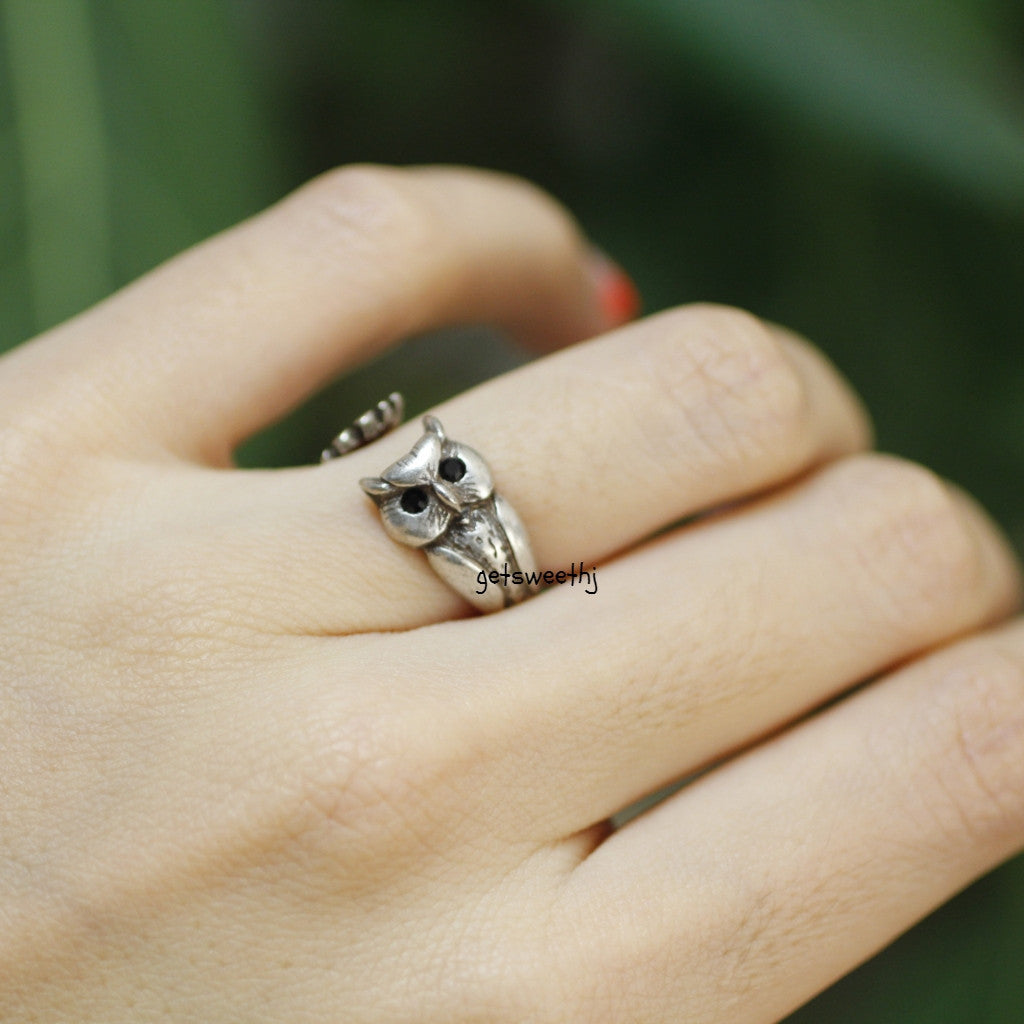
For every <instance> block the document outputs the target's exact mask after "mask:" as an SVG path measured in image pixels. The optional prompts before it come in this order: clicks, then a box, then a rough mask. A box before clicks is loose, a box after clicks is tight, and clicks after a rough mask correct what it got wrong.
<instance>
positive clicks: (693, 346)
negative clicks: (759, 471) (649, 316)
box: [649, 305, 809, 466]
mask: <svg viewBox="0 0 1024 1024" xmlns="http://www.w3.org/2000/svg"><path fill="white" fill-rule="evenodd" d="M665 316H666V327H667V329H666V330H665V331H663V332H661V333H660V335H659V341H658V343H657V345H658V348H659V349H660V351H655V352H654V353H653V355H654V359H653V360H652V361H651V362H650V363H649V368H650V372H651V377H652V381H653V387H654V393H655V395H657V396H660V400H661V404H662V406H663V408H665V409H666V411H667V414H668V415H670V416H671V417H673V419H675V420H677V419H678V417H679V414H680V411H681V412H682V413H683V415H684V416H685V418H686V421H687V424H688V426H689V431H688V436H687V438H686V443H687V444H688V445H689V451H688V452H687V453H686V454H687V455H688V456H689V458H688V460H687V461H688V462H690V464H691V465H692V460H693V455H694V451H693V444H694V442H696V445H697V449H696V450H697V454H698V457H700V456H703V457H704V458H705V459H706V460H707V461H709V462H710V463H712V464H713V465H715V466H721V464H722V463H723V462H727V463H739V464H742V465H746V464H750V463H754V462H761V461H764V460H767V461H769V462H771V463H773V464H778V463H780V462H789V461H791V460H792V458H793V453H794V450H796V451H802V450H804V449H806V448H807V446H808V440H809V438H808V435H809V430H808V427H809V402H808V395H807V392H806V384H805V381H804V379H803V377H802V375H801V374H800V372H799V370H798V368H797V367H796V365H795V363H794V362H793V361H792V360H791V359H790V358H789V356H788V354H787V353H786V351H785V349H784V347H783V345H782V343H781V342H780V341H779V339H778V338H777V337H775V335H774V334H773V333H772V331H771V330H770V329H769V328H768V327H767V326H766V325H765V324H764V323H762V322H761V321H760V320H758V319H757V318H756V317H754V316H752V315H751V314H749V313H745V312H743V311H742V310H738V309H731V308H728V307H724V306H710V305H693V306H685V307H682V308H680V309H677V310H673V311H672V312H670V313H668V314H665ZM664 434H665V436H667V437H672V436H677V437H678V436H679V430H678V425H676V427H675V429H674V430H669V431H665V432H664Z"/></svg>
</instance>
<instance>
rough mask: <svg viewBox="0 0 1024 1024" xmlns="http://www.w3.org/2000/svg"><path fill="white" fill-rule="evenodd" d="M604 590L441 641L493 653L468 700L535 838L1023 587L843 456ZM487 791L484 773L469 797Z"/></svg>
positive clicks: (554, 599) (981, 551)
mask: <svg viewBox="0 0 1024 1024" xmlns="http://www.w3.org/2000/svg"><path fill="white" fill-rule="evenodd" d="M596 579H599V583H598V585H597V587H596V589H597V592H596V593H595V594H588V593H587V591H586V590H585V589H583V588H582V587H580V588H576V589H570V588H569V587H567V586H563V587H555V588H553V589H554V592H552V593H549V594H544V595H542V596H541V597H540V598H537V599H535V600H534V601H532V602H528V603H526V604H524V605H523V606H521V607H519V608H515V609H513V610H512V611H511V612H502V613H501V614H500V615H498V616H492V617H490V618H487V619H484V620H482V621H479V622H477V621H474V622H461V623H450V624H448V625H447V626H446V627H445V628H443V629H438V630H435V631H434V632H433V633H432V634H431V635H432V636H434V637H436V643H437V644H438V652H437V654H438V657H440V656H441V652H442V651H443V650H447V651H456V652H457V651H462V650H466V651H467V652H468V651H470V650H472V651H473V652H481V653H480V659H479V666H480V667H479V672H480V674H481V676H482V680H481V685H480V686H479V687H478V688H475V689H473V691H472V693H473V695H472V696H471V697H469V698H465V697H462V698H460V700H461V702H462V704H463V705H464V706H466V710H467V714H468V716H469V718H470V720H471V721H472V722H473V723H474V731H475V733H476V734H477V735H478V737H480V739H479V742H480V743H481V744H482V746H483V747H484V748H485V749H487V750H488V751H489V758H488V769H487V770H488V771H489V772H490V773H492V775H493V776H494V778H495V779H496V780H497V782H496V785H498V786H499V787H508V786H509V785H510V783H511V781H512V780H515V790H514V791H515V792H517V793H519V794H521V799H519V800H510V799H508V798H507V797H503V798H502V799H501V800H500V801H495V805H496V806H498V807H500V808H501V812H500V814H499V815H495V817H501V818H502V819H503V820H504V821H505V822H506V825H507V828H508V829H509V830H510V832H512V833H516V832H518V833H522V831H523V829H524V828H528V829H530V830H536V831H533V832H532V834H534V835H535V836H536V837H537V838H538V840H539V841H544V840H550V839H552V838H554V837H555V836H557V835H568V834H571V833H574V832H576V831H579V830H581V829H585V828H586V827H587V826H588V825H590V824H592V823H594V822H596V821H600V820H601V819H603V818H606V817H608V816H610V815H612V814H614V813H615V812H617V811H619V810H621V809H622V808H623V807H625V806H627V805H628V804H630V803H632V802H634V801H635V800H637V799H639V798H640V797H642V796H643V795H644V794H646V793H650V792H652V791H654V790H656V789H658V788H660V787H662V786H664V785H666V784H668V783H670V782H671V781H672V780H673V779H678V778H681V777H684V776H685V775H687V774H690V773H692V772H694V771H697V770H698V769H700V768H702V767H704V766H706V765H707V764H708V763H710V762H713V761H715V760H717V759H720V758H721V757H723V756H724V755H726V754H728V753H729V752H731V751H734V750H736V749H738V748H740V747H743V746H745V745H748V744H750V743H751V742H753V741H755V740H757V739H758V738H760V737H763V736H765V735H766V734H768V733H770V732H771V731H773V730H775V729H777V728H779V727H780V726H781V725H782V724H784V723H785V722H787V721H790V720H792V719H794V718H795V717H797V716H799V715H802V714H805V713H806V712H807V711H808V710H809V709H811V708H813V707H815V706H817V705H819V704H821V703H822V702H824V701H826V700H828V699H830V698H832V697H834V696H835V695H836V694H838V693H840V692H841V691H843V690H844V689H846V688H848V687H850V686H852V685H854V684H855V683H857V682H859V681H861V680H863V679H865V678H868V677H870V676H872V675H874V674H876V673H878V672H879V671H881V670H882V669H884V668H885V667H886V666H889V665H892V664H893V663H895V662H898V661H901V660H904V659H906V658H907V657H909V656H910V655H912V654H914V653H915V652H918V651H921V650H923V649H926V648H928V647H930V646H933V645H936V644H939V643H943V642H946V641H948V640H949V639H951V638H952V637H955V636H956V635H958V634H960V633H962V632H964V631H965V630H969V629H972V628H976V627H978V626H979V625H980V624H982V623H987V622H991V621H993V620H995V619H998V618H999V617H1001V616H1005V615H1007V614H1009V613H1010V611H1011V610H1012V609H1013V608H1014V607H1015V606H1016V603H1017V601H1018V595H1019V589H1018V588H1019V582H1018V576H1017V571H1016V568H1015V565H1014V561H1013V558H1012V555H1011V554H1010V552H1009V551H1008V549H1007V547H1006V545H1005V543H1004V541H1003V540H1002V538H1001V537H1000V535H999V534H998V532H997V531H996V530H995V528H994V527H993V526H992V525H991V523H990V522H989V521H988V520H987V518H986V517H985V516H984V514H983V513H982V512H980V510H978V509H977V508H976V507H975V506H974V505H973V503H970V502H968V500H967V499H965V498H963V497H961V496H960V495H959V494H958V493H957V492H954V491H952V490H951V489H950V488H948V487H947V486H946V485H945V484H943V483H942V482H941V481H939V480H938V479H937V478H935V477H934V476H932V475H931V474H930V473H928V472H927V471H925V470H922V469H920V468H918V467H915V466H912V465H910V464H908V463H901V462H899V461H897V460H894V459H891V458H886V457H882V456H859V457H854V458H850V459H847V460H844V461H841V462H839V463H836V464H834V465H833V466H830V467H827V468H825V469H823V470H821V471H820V472H819V473H818V474H816V475H815V476H813V477H811V478H809V479H808V480H806V481H804V482H802V483H801V484H800V485H799V486H796V487H793V488H791V489H790V490H788V491H786V492H783V493H780V494H778V495H776V496H774V497H772V498H770V499H767V500H765V501H763V502H761V503H758V504H755V505H752V506H749V507H747V508H745V509H742V510H738V511H736V512H734V513H733V514H731V515H728V516H724V517H722V518H720V519H718V520H716V521H710V522H703V523H700V524H695V525H694V526H693V527H691V528H689V529H685V530H683V531H681V532H679V533H677V534H675V535H671V536H667V537H665V538H662V539H661V540H659V541H658V542H657V543H655V544H653V545H651V546H649V547H648V548H646V549H644V550H642V551H640V552H638V553H636V554H634V555H630V556H629V557H627V558H624V559H622V560H620V561H619V562H617V563H615V564H612V565H608V566H605V567H603V568H600V569H599V570H598V571H597V577H596ZM581 582H582V581H581ZM470 630H471V633H470ZM470 644H472V646H470ZM426 660H427V661H429V660H430V659H429V658H427V659H426ZM466 661H467V662H468V663H470V664H472V663H473V657H472V656H470V655H467V658H466ZM467 674H469V675H472V674H473V669H472V668H470V669H467ZM509 679H511V680H513V682H512V683H511V684H510V683H509V682H507V680H509ZM484 680H489V681H490V682H488V683H484ZM494 680H506V681H505V682H502V683H500V684H499V685H496V684H495V682H494ZM459 685H460V686H461V685H462V684H461V683H460V684H459ZM526 735H528V736H529V737H530V738H529V742H527V743H524V742H523V736H526ZM486 785H487V782H486V779H485V778H484V777H483V776H482V777H481V778H480V779H479V780H475V781H474V782H473V783H472V784H471V786H470V789H474V790H479V791H480V792H486V789H485V787H486ZM502 791H503V792H504V790H502ZM490 795H491V797H493V791H491V792H490Z"/></svg>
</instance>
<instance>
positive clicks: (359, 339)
mask: <svg viewBox="0 0 1024 1024" xmlns="http://www.w3.org/2000/svg"><path fill="white" fill-rule="evenodd" d="M588 253H589V250H588V248H587V246H586V244H585V242H584V240H583V238H582V236H581V235H580V234H579V232H578V230H577V228H576V226H575V225H574V224H573V222H572V221H571V219H570V218H569V217H568V215H567V214H566V213H565V212H564V211H563V210H562V209H561V208H560V207H559V206H557V204H556V203H554V202H553V201H552V200H551V199H550V198H548V197H547V196H545V195H543V194H542V193H541V192H539V191H538V190H537V189H535V188H533V187H532V186H529V185H526V184H525V183H523V182H521V181H517V180H514V179H511V178H507V177H504V176H501V175H498V174H489V173H484V172H475V171H468V170H458V169H452V168H423V169H417V170H405V171H403V170H396V169H386V168H379V167H349V168H345V169H342V170H340V171H336V172H333V173H331V174H328V175H325V176H323V177H322V178H320V179H317V180H316V181H314V182H312V183H311V184H309V185H307V186H306V187H305V188H303V189H300V190H299V191H298V192H296V193H295V194H294V195H292V196H290V197H288V198H287V199H285V200H284V201H283V202H281V203H279V204H278V205H277V206H275V207H273V208H272V209H270V210H269V211H267V212H266V213H264V214H261V215H260V216H257V217H255V218H253V219H252V220H250V221H248V222H246V223H244V224H242V225H240V226H239V227H237V228H235V229H233V230H231V231H228V232H226V233H225V234H223V235H221V236H220V237H217V238H214V239H212V240H211V241H209V242H207V243H205V244H203V245H200V246H198V247H196V248H195V249H193V250H191V251H190V252H187V253H185V254H184V255H182V256H180V257H178V258H177V259H175V260H172V261H171V262H170V263H168V264H167V265H166V266H164V267H161V268H160V269H158V270H157V271H155V272H154V273H152V274H150V275H149V276H147V277H146V278H143V279H142V280H140V281H138V282H136V283H135V284H134V285H132V286H130V287H129V288H127V289H125V290H124V291H123V292H121V293H120V294H118V295H116V296H115V297H113V298H112V299H110V300H108V301H107V302H106V303H104V304H102V305H101V306H99V307H97V308H95V309H94V310H92V311H90V312H89V313H87V314H85V315H84V316H82V317H80V318H78V319H77V320H76V321H73V322H72V323H70V324H68V325H66V326H65V327H64V328H62V329H60V330H58V331H57V332H55V334H54V335H53V336H51V337H49V338H48V339H46V342H45V344H42V345H35V346H30V347H29V349H27V350H26V351H25V352H24V353H22V354H21V355H20V356H19V358H18V360H17V361H16V363H15V365H14V366H11V367H9V372H8V377H7V382H6V383H7V387H8V390H9V391H10V392H11V393H12V395H16V394H17V393H18V392H19V390H21V388H22V387H23V386H25V385H27V386H29V387H32V386H35V387H36V388H38V386H39V381H40V380H45V381H48V382H50V383H51V384H52V385H53V386H54V388H55V391H54V393H55V394H63V392H62V391H61V390H60V387H61V386H62V384H63V382H65V381H66V380H69V379H73V380H74V381H75V382H76V388H75V390H74V391H73V392H72V393H74V394H81V393H82V391H83V389H84V390H85V391H87V392H88V393H89V394H90V395H91V396H95V395H99V396H100V398H101V403H100V404H102V406H103V407H105V408H107V407H109V408H110V409H112V410H113V411H114V413H115V416H114V417H112V419H113V423H112V426H113V427H116V429H117V430H118V433H119V434H120V436H121V437H122V438H123V439H127V440H137V438H136V437H134V436H133V435H132V434H131V433H130V432H129V431H128V430H127V428H126V423H130V424H134V425H135V426H136V429H138V428H139V425H142V427H143V428H144V433H145V434H147V435H150V436H151V435H152V434H153V432H155V433H156V436H157V437H158V438H159V439H160V441H161V442H162V443H164V444H167V445H171V446H172V447H174V448H175V450H177V451H180V452H184V453H186V454H189V455H193V454H195V453H197V452H199V453H201V454H203V455H205V456H206V457H207V458H209V459H211V460H212V461H215V462H218V463H219V462H223V461H224V460H225V459H226V457H227V456H226V453H227V452H229V451H230V449H231V448H232V447H233V446H234V445H235V444H237V442H238V441H239V440H241V439H242V438H244V437H245V436H246V435H248V434H249V433H251V432H252V431H254V430H256V429H257V428H258V427H261V426H263V425H265V424H266V423H268V422H270V421H272V420H274V419H275V418H277V417H278V416H280V415H281V414H282V413H283V412H284V411H286V410H287V409H289V408H290V407H291V406H293V405H294V404H296V403H297V402H298V401H299V400H300V399H301V398H303V397H304V396H305V395H306V394H308V393H309V392H310V391H312V390H313V389H315V388H316V387H318V386H319V385H320V384H322V383H323V382H324V381H325V380H326V379H327V378H328V377H330V376H331V375H332V374H335V373H336V372H337V371H338V370H340V369H342V368H343V367H346V366H352V365H354V364H356V363H359V362H362V361H364V360H366V359H367V358H369V357H370V356H372V355H373V354H375V353H376V352H379V351H380V350H381V349H382V348H383V347H385V346H386V345H389V344H390V343H392V342H393V341H394V340H396V339H398V338H401V337H404V336H406V335H409V334H413V333H415V332H418V331H421V330H423V329H426V328H427V327H429V326H431V325H435V324H439V323H444V322H453V321H458V322H476V321H485V320H486V321H494V322H497V323H499V324H503V325H505V326H507V327H508V328H510V329H512V330H514V331H516V332H518V333H520V334H525V335H528V336H532V337H534V339H535V340H536V341H537V342H538V343H540V344H542V345H547V346H554V345H558V344H565V343H567V342H570V341H576V340H578V339H579V338H581V337H584V336H587V335H589V334H593V333H596V332H598V331H599V330H602V329H606V328H607V327H608V326H609V323H608V322H607V320H606V318H605V316H604V315H603V314H602V312H601V309H600V300H599V295H598V291H599V290H600V289H599V288H598V287H597V285H598V284H599V283H600V282H595V279H594V273H598V277H600V278H601V279H602V280H605V279H606V278H607V273H608V272H607V270H606V269H604V270H602V269H601V267H603V266H604V264H603V263H602V264H601V265H600V266H599V267H598V268H597V270H596V271H595V262H594V260H593V259H592V258H591V257H589V255H588ZM602 275H603V277H602ZM605 283H607V281H606V280H605ZM96 405H97V402H96V400H95V398H94V397H93V398H92V399H91V400H90V411H91V412H92V414H93V417H94V416H95V407H96ZM66 406H67V402H66V400H65V410H66Z"/></svg>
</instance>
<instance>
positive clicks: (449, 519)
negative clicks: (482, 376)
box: [323, 392, 536, 612]
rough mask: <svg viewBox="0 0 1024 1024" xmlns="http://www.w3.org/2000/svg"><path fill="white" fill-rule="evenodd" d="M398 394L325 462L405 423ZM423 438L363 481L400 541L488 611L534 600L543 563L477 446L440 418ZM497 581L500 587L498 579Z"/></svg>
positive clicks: (426, 422)
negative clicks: (449, 431) (448, 430)
mask: <svg viewBox="0 0 1024 1024" xmlns="http://www.w3.org/2000/svg"><path fill="white" fill-rule="evenodd" d="M401 410H402V397H401V395H399V394H397V392H396V393H394V394H392V395H390V396H389V397H388V399H387V400H386V401H384V402H380V403H378V405H377V406H376V408H375V409H372V410H370V411H369V412H367V413H364V414H363V416H360V417H359V419H358V420H356V422H355V423H354V424H353V426H352V427H349V428H347V429H346V430H343V431H342V432H341V433H340V434H339V435H338V437H337V438H336V439H335V441H334V442H332V444H331V446H330V447H329V448H327V449H326V450H325V451H324V454H323V459H324V460H327V459H329V458H334V457H337V456H339V455H345V454H347V453H348V452H350V451H354V450H355V449H356V448H359V447H362V446H363V445H365V444H367V443H369V442H370V441H372V440H373V439H374V438H376V437H379V436H381V435H382V434H384V433H386V432H387V431H389V430H391V429H393V428H394V427H395V426H397V425H398V421H399V420H400V419H401ZM423 427H424V434H423V436H422V437H421V438H420V439H419V440H418V441H417V442H416V444H414V445H413V447H412V449H411V450H410V451H409V452H408V453H407V454H406V455H403V456H402V458H400V459H399V460H398V461H397V462H394V463H392V464H391V465H390V466H388V467H387V469H385V470H384V471H383V473H381V475H380V476H375V477H364V478H363V479H362V480H360V481H359V483H360V486H361V487H362V488H363V490H364V491H365V492H366V493H367V494H368V495H369V496H370V497H371V498H372V499H373V500H374V502H375V503H376V505H377V508H378V510H379V511H380V517H381V522H382V524H383V526H384V529H385V531H386V532H387V534H388V536H389V537H391V538H392V540H395V541H397V542H398V543H399V544H406V545H408V546H409V547H414V548H422V550H423V551H424V552H425V553H426V556H427V560H428V561H429V562H430V565H431V567H432V568H433V570H434V572H436V573H437V575H438V576H440V577H441V579H442V580H444V581H445V583H447V584H448V585H449V586H450V587H451V588H452V589H453V590H455V591H456V592H457V593H458V594H459V595H461V596H462V597H463V598H465V600H467V601H468V602H469V603H470V604H472V605H473V606H474V607H476V608H478V609H480V610H481V611H485V612H490V611H497V610H498V609H500V608H505V607H508V606H509V605H512V604H516V603H518V602H519V601H522V600H524V599H525V598H527V597H529V596H530V595H531V594H532V593H534V592H535V590H536V583H529V582H527V574H530V575H531V576H532V577H533V578H534V579H535V578H536V564H535V562H534V558H533V553H532V552H531V550H530V542H529V540H528V538H527V535H526V529H525V528H524V526H523V524H522V521H521V520H520V519H519V516H518V515H517V514H516V512H515V510H514V509H513V508H512V506H511V505H510V504H509V503H508V502H507V501H506V500H505V499H504V498H503V497H502V496H501V495H500V494H497V493H496V492H495V490H494V482H493V479H492V477H491V471H490V467H489V466H488V465H487V463H486V462H485V461H484V458H483V456H482V455H481V454H480V453H479V452H477V451H476V450H474V449H473V448H470V447H469V445H467V444H463V443H461V442H459V441H453V440H452V439H451V438H449V437H448V436H447V435H446V434H445V432H444V428H443V427H442V426H441V423H440V421H439V420H438V419H437V418H436V417H434V416H424V417H423ZM495 581H497V582H495Z"/></svg>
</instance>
